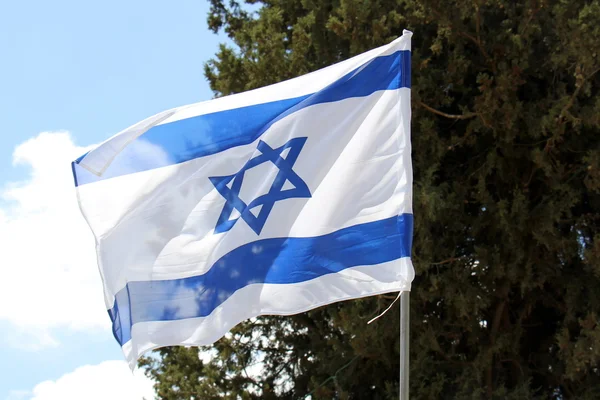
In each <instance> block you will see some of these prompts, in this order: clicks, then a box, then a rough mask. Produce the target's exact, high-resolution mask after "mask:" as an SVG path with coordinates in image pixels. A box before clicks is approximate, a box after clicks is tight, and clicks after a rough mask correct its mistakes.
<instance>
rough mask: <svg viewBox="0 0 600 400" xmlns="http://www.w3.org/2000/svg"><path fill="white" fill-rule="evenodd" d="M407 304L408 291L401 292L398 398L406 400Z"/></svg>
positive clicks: (407, 364)
mask: <svg viewBox="0 0 600 400" xmlns="http://www.w3.org/2000/svg"><path fill="white" fill-rule="evenodd" d="M409 304H410V292H402V295H401V297H400V400H408V368H409V357H408V350H409V346H408V338H409V328H410V310H409Z"/></svg>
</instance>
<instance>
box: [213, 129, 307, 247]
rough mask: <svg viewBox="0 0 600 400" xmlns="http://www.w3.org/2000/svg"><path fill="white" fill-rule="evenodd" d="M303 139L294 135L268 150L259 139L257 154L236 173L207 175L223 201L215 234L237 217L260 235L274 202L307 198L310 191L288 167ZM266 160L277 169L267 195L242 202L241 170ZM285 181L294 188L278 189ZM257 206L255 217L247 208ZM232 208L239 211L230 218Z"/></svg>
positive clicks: (227, 228) (230, 225) (242, 176)
mask: <svg viewBox="0 0 600 400" xmlns="http://www.w3.org/2000/svg"><path fill="white" fill-rule="evenodd" d="M306 139H307V138H305V137H299V138H294V139H291V140H290V141H288V142H287V143H286V144H284V145H283V146H281V147H278V148H276V149H272V148H271V147H270V146H269V145H268V144H266V143H265V142H263V141H262V140H261V141H259V142H258V147H257V149H258V151H259V152H260V153H261V154H259V155H257V156H256V157H254V158H252V159H250V160H249V161H248V162H247V163H246V165H244V166H243V167H242V169H241V170H240V171H239V172H238V173H236V174H233V175H228V176H216V177H210V178H209V179H210V181H211V182H212V184H213V185H214V186H215V188H216V189H217V190H218V191H219V193H220V194H221V196H223V197H224V198H225V200H226V203H225V206H224V207H223V211H221V215H220V216H219V219H218V221H217V226H216V227H215V233H222V232H227V231H228V230H230V229H231V228H232V227H233V225H234V224H235V223H236V222H237V220H238V219H239V218H242V219H243V220H244V221H245V222H246V223H247V224H248V226H249V227H250V228H252V230H253V231H254V232H255V233H256V234H257V235H260V232H261V231H262V229H263V227H264V226H265V223H266V222H267V218H268V217H269V214H270V213H271V210H272V209H273V206H274V205H275V203H276V202H278V201H281V200H285V199H289V198H309V197H311V194H310V190H309V189H308V186H307V185H306V183H305V182H304V181H303V180H302V178H300V177H299V176H298V174H296V172H294V170H293V169H292V167H293V166H294V164H295V163H296V160H297V159H298V155H300V151H301V150H302V147H303V146H304V143H306ZM286 149H290V150H289V152H288V154H287V156H286V157H285V158H283V157H282V156H281V155H282V153H283V152H284V151H285V150H286ZM269 161H270V162H272V163H273V164H274V165H275V166H276V167H277V168H278V169H279V172H278V173H277V176H276V177H275V180H274V181H273V185H271V189H270V190H269V192H268V193H267V194H264V195H261V196H258V197H257V198H256V199H254V200H252V201H251V202H250V204H246V203H244V201H243V200H242V199H240V190H241V188H242V182H243V180H244V173H245V172H246V171H248V170H249V169H252V168H254V167H257V166H259V165H261V164H264V163H266V162H269ZM232 180H233V182H232V184H231V188H229V187H228V186H227V185H229V183H230V182H231V181H232ZM286 181H290V183H291V184H292V185H293V186H294V188H293V189H286V190H282V188H283V185H284V184H285V182H286ZM259 206H262V208H261V209H260V211H259V213H258V215H257V216H255V215H254V214H252V213H251V212H250V210H252V209H253V208H255V207H259ZM233 210H237V211H238V212H239V213H240V216H239V217H238V218H234V219H230V218H231V213H233Z"/></svg>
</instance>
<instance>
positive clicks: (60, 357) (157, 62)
mask: <svg viewBox="0 0 600 400" xmlns="http://www.w3.org/2000/svg"><path fill="white" fill-rule="evenodd" d="M207 11H208V4H207V1H204V0H173V1H169V2H164V1H156V0H145V1H141V0H128V1H115V0H105V1H102V2H82V1H75V0H54V1H51V2H49V1H42V0H35V1H33V0H29V1H27V0H25V1H7V2H2V5H1V6H0V54H1V56H0V60H1V62H0V115H1V116H2V126H1V127H0V243H3V244H4V246H6V247H5V251H3V252H1V253H2V254H1V255H0V269H1V273H2V276H3V282H4V283H1V282H0V331H1V332H3V335H2V337H0V376H1V377H2V379H0V400H2V399H5V400H21V399H35V400H52V399H55V398H56V399H58V398H60V399H61V400H69V399H70V398H71V397H69V396H72V397H73V398H86V399H90V398H91V397H90V395H89V393H90V392H94V393H96V394H97V396H98V397H97V398H101V396H102V395H101V394H100V393H101V392H102V390H105V389H104V388H106V386H107V385H106V382H107V381H106V379H109V380H110V381H111V382H113V385H114V387H112V388H111V390H113V393H114V390H116V387H118V385H119V384H120V385H122V386H123V387H126V386H127V388H126V389H123V391H122V392H123V393H124V394H123V396H125V397H123V398H128V399H129V398H134V397H132V396H137V393H138V392H139V390H138V389H139V388H142V387H143V388H145V389H146V390H147V388H148V385H147V382H145V381H144V379H143V378H141V377H140V375H139V374H138V375H136V377H135V378H134V375H132V374H131V373H130V372H128V371H126V370H125V369H124V368H123V367H124V365H123V364H122V359H123V357H122V354H121V352H120V349H119V347H118V345H117V344H116V342H115V341H114V339H113V338H112V335H111V334H110V331H109V328H108V325H107V324H108V317H107V316H106V315H105V314H104V313H105V311H104V310H103V307H102V293H101V289H100V286H99V285H100V278H99V276H98V273H97V271H96V267H95V263H94V255H93V239H92V237H91V235H89V234H88V232H87V231H85V232H84V229H85V227H84V225H83V224H82V219H81V218H80V216H79V215H78V214H77V213H78V210H75V208H76V207H75V206H76V205H75V203H73V200H74V197H73V198H72V194H74V192H71V188H70V186H69V182H68V180H69V179H70V177H68V176H67V175H69V174H68V172H69V162H70V161H71V160H72V159H73V158H74V157H76V156H77V155H79V154H80V153H81V152H83V151H84V148H85V147H86V146H90V145H92V144H94V143H98V142H100V141H102V140H104V139H106V138H107V137H109V136H111V135H113V134H115V133H117V132H118V131H120V130H122V129H124V128H126V127H128V126H129V125H131V124H133V123H135V122H137V121H139V120H141V119H144V118H146V117H148V116H151V115H153V114H155V113H157V112H159V111H162V110H165V109H169V108H172V107H176V106H180V105H184V104H189V103H193V102H197V101H202V100H206V99H209V98H211V97H212V93H211V91H210V89H209V87H208V84H207V82H206V80H205V78H204V76H203V63H204V62H206V61H207V60H208V59H209V58H211V57H212V56H213V55H214V53H215V52H216V50H217V46H218V43H219V42H223V41H225V39H224V38H223V37H218V36H216V35H214V34H212V33H211V32H210V31H208V29H207V27H206V14H207ZM59 131H63V133H57V132H59ZM76 212H77V213H76ZM107 360H117V361H118V362H117V361H115V362H112V363H111V362H108V363H107V362H105V361H107ZM86 365H87V367H83V366H86ZM86 379H87V381H86ZM44 381H49V382H45V383H43V384H41V383H42V382H44ZM73 382H78V384H80V385H81V386H80V387H76V386H77V385H75V384H74V383H73ZM135 385H138V386H139V387H137V386H135ZM129 386H131V387H129ZM134 386H135V388H134V389H131V388H132V387H134ZM82 388H86V392H87V394H85V395H84V394H82V393H80V390H81V389H82ZM94 388H97V389H94ZM127 390H133V391H131V392H127ZM136 390H138V391H136ZM140 390H141V389H140ZM132 393H135V394H132ZM146 393H147V392H146ZM127 396H128V397H127ZM94 398H96V397H94ZM107 398H109V397H107ZM110 398H113V399H120V397H115V396H110ZM138 398H140V399H141V396H140V397H138Z"/></svg>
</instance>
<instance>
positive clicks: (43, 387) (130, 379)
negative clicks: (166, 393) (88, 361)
mask: <svg viewBox="0 0 600 400" xmlns="http://www.w3.org/2000/svg"><path fill="white" fill-rule="evenodd" d="M152 385H153V382H152V380H150V379H149V378H147V377H146V376H145V375H144V374H143V371H141V370H139V369H136V370H135V371H134V372H133V374H132V373H131V370H130V369H129V367H128V366H127V363H126V362H125V361H104V362H102V363H100V364H98V365H85V366H83V367H79V368H77V369H76V370H75V371H73V372H69V373H67V374H65V375H63V376H61V377H60V378H58V379H57V380H55V381H44V382H41V383H39V384H37V385H36V386H35V387H34V388H33V390H32V391H31V392H27V393H26V394H24V392H22V391H18V392H17V391H15V392H13V393H17V394H19V395H20V397H16V396H15V398H16V399H28V400H81V399H86V400H109V399H110V400H142V399H145V400H152V399H154V391H153V388H152Z"/></svg>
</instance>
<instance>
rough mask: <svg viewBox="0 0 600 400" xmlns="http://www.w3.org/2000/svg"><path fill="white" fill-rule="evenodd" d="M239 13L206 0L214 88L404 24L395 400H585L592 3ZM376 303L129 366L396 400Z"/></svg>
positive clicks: (597, 155)
mask: <svg viewBox="0 0 600 400" xmlns="http://www.w3.org/2000/svg"><path fill="white" fill-rule="evenodd" d="M246 3H247V4H245V3H244V4H240V3H239V2H238V0H227V1H224V0H211V10H210V13H209V16H208V22H209V26H210V29H212V30H213V31H214V32H218V31H220V30H223V31H224V32H226V34H227V35H228V36H229V38H230V39H231V40H232V41H233V43H234V44H235V46H234V47H229V46H225V45H223V46H221V48H220V50H219V52H218V53H217V54H216V58H215V59H213V60H211V61H209V62H208V63H207V65H206V68H205V74H206V76H207V78H208V80H209V82H210V85H211V87H212V89H213V90H214V92H215V95H216V96H223V95H228V94H231V93H237V92H242V91H245V90H248V89H253V88H256V87H260V86H263V85H267V84H271V83H275V82H278V81H281V80H285V79H289V78H292V77H295V76H298V75H301V74H304V73H307V72H310V71H313V70H316V69H319V68H322V67H325V66H327V65H330V64H332V63H335V62H337V61H340V60H343V59H346V58H348V57H351V56H353V55H355V54H358V53H361V52H363V51H366V50H369V49H371V48H374V47H376V46H380V45H383V44H386V43H389V42H390V41H391V40H393V39H394V38H396V37H397V36H399V35H401V33H402V29H403V28H407V29H410V30H412V31H413V32H414V36H413V53H412V54H413V57H412V58H413V64H412V66H413V79H412V81H413V87H412V97H413V132H412V137H413V163H414V181H415V183H414V213H415V242H414V257H413V261H414V264H415V268H416V271H417V277H416V279H415V281H414V284H413V292H412V304H411V307H412V309H411V321H412V327H411V329H412V332H411V334H412V340H411V395H412V397H413V398H416V399H481V398H498V399H552V398H554V399H565V398H573V399H598V398H600V370H599V368H600V365H599V363H600V321H599V318H600V213H599V212H598V211H599V209H600V128H599V127H600V96H599V89H600V77H599V76H600V73H599V69H600V62H599V58H598V57H599V55H600V2H599V1H597V0H594V1H584V0H524V1H518V2H515V1H512V0H448V1H440V0H246ZM249 7H250V8H251V9H254V10H257V11H253V12H251V11H248V10H249V9H250V8H249ZM393 297H394V296H391V297H390V296H379V297H373V298H369V299H364V300H356V301H350V302H344V303H338V304H334V305H331V306H328V307H323V308H320V309H318V310H314V311H312V312H309V313H305V314H300V315H297V316H293V317H286V318H279V317H261V318H257V319H254V320H252V321H247V322H245V323H243V324H241V325H239V326H238V327H236V328H235V329H234V330H233V331H232V332H231V333H230V334H228V335H227V336H226V337H225V338H223V339H221V340H220V341H219V342H217V343H215V344H214V346H210V347H205V348H202V349H201V350H200V351H201V353H202V354H203V355H204V356H203V357H202V359H203V361H202V360H201V359H200V358H199V357H198V350H197V349H195V348H165V349H161V350H159V351H157V352H156V353H155V354H154V355H153V356H152V357H150V358H146V359H144V360H143V361H142V362H141V364H142V365H144V366H146V367H148V374H149V375H150V376H152V377H154V378H155V379H156V380H157V385H156V388H157V393H158V395H159V397H160V398H161V399H167V400H179V399H209V398H224V399H237V398H242V399H258V398H261V399H298V398H303V397H305V396H306V395H307V394H309V393H310V394H312V398H313V399H395V398H397V396H398V372H399V360H398V358H399V357H398V348H399V344H398V336H399V326H398V318H399V315H398V310H397V307H394V308H393V309H392V311H390V312H389V313H388V314H386V315H385V316H384V317H383V318H380V319H378V320H377V321H376V322H375V323H373V324H371V325H367V324H366V321H368V320H369V319H370V318H371V317H372V316H373V315H375V314H376V313H377V312H379V311H380V310H381V309H382V308H384V307H386V306H387V305H388V304H389V303H390V302H391V301H392V300H393ZM208 355H210V357H208Z"/></svg>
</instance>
